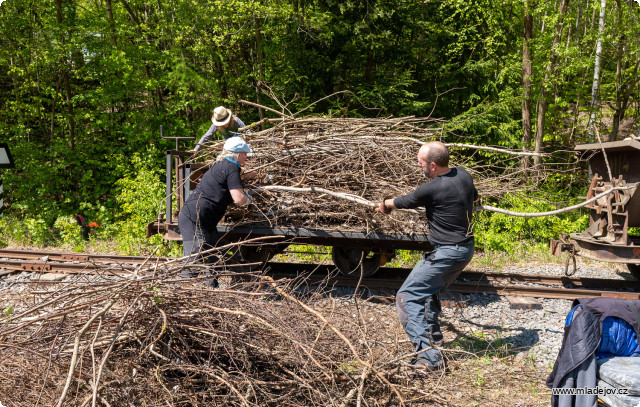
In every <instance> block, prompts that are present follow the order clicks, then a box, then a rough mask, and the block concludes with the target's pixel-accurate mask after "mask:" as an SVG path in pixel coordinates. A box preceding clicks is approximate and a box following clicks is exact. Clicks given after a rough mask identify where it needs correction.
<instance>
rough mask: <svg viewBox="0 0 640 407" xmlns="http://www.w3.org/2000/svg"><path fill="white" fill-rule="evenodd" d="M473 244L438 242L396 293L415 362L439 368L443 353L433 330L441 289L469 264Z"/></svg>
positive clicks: (401, 320)
mask: <svg viewBox="0 0 640 407" xmlns="http://www.w3.org/2000/svg"><path fill="white" fill-rule="evenodd" d="M473 250H474V244H473V243H469V244H465V245H435V249H434V250H433V251H432V252H431V253H425V254H424V255H423V258H422V260H420V261H419V262H418V263H417V264H416V265H415V267H414V268H413V270H412V271H411V273H410V274H409V277H407V279H406V280H405V282H404V283H403V284H402V287H400V290H398V293H397V295H396V308H397V311H398V316H399V318H400V322H401V323H402V326H403V327H404V330H405V331H406V332H407V335H408V336H409V339H410V340H411V343H413V345H414V346H415V350H416V352H420V353H419V354H418V356H417V357H416V359H415V361H414V363H416V364H423V363H424V364H426V365H427V366H429V367H432V368H433V367H440V366H441V365H442V363H443V360H442V353H441V352H440V351H439V350H438V349H435V348H433V347H432V343H433V338H432V336H431V332H433V331H434V330H437V331H439V324H438V316H439V314H440V310H441V309H440V300H439V299H438V296H437V293H438V291H440V290H442V289H443V288H445V287H446V286H447V285H449V284H450V283H451V282H453V280H455V278H456V277H457V276H458V274H460V272H462V270H463V269H464V268H465V267H466V266H467V264H469V262H470V261H471V258H472V257H473Z"/></svg>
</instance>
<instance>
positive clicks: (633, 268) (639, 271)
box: [627, 263, 640, 280]
mask: <svg viewBox="0 0 640 407" xmlns="http://www.w3.org/2000/svg"><path fill="white" fill-rule="evenodd" d="M627 269H629V273H631V275H632V276H633V277H635V279H636V280H640V264H631V263H627Z"/></svg>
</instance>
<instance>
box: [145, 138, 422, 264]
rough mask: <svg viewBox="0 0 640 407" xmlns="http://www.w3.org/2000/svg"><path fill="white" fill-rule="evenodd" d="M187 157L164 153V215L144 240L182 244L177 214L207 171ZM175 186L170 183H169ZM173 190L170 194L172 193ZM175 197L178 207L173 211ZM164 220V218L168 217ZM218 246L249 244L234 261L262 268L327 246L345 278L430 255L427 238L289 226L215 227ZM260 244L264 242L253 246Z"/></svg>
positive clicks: (159, 217)
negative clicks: (416, 254) (293, 252)
mask: <svg viewBox="0 0 640 407" xmlns="http://www.w3.org/2000/svg"><path fill="white" fill-rule="evenodd" d="M189 157H190V154H189V153H186V152H183V151H178V150H168V151H167V158H166V212H164V213H160V214H159V216H158V219H157V220H155V221H153V222H150V223H149V224H148V225H147V230H146V232H147V237H150V236H152V235H154V234H158V233H160V234H163V237H164V238H165V239H167V240H175V241H181V240H182V238H181V236H180V231H179V229H178V213H179V212H180V208H182V205H183V204H184V202H185V200H186V198H187V197H188V195H189V193H190V191H191V190H193V189H194V188H195V186H196V185H197V183H198V181H199V180H200V178H201V177H202V175H203V174H204V173H205V172H206V170H207V169H208V168H209V167H208V166H206V165H205V164H200V163H190V162H189ZM174 180H175V182H174ZM174 190H175V192H174ZM174 195H175V202H176V206H177V207H175V208H174V207H173V202H172V198H173V196H174ZM167 214H168V215H167ZM218 234H219V235H220V244H226V243H232V242H241V241H248V240H251V241H250V242H247V243H246V244H243V245H241V246H240V247H239V250H238V251H239V253H238V256H237V258H239V260H240V261H242V262H246V263H252V264H261V263H265V262H266V261H268V260H269V259H271V258H272V257H273V256H275V255H276V254H278V253H280V252H282V251H283V250H284V249H286V248H287V247H288V246H289V245H290V244H304V245H318V246H331V248H332V250H331V257H332V259H333V262H334V264H335V265H336V267H337V268H338V270H339V271H340V272H341V273H342V274H344V275H348V276H351V275H357V276H359V275H360V274H361V273H362V274H363V275H364V276H370V275H373V274H374V273H375V272H376V271H377V270H378V268H380V266H383V265H384V264H386V263H387V262H388V261H389V260H391V259H392V258H393V257H394V256H395V252H396V250H421V251H430V250H432V249H433V247H432V245H431V244H430V243H429V241H428V239H427V235H426V234H413V235H405V234H394V233H367V232H365V231H353V230H350V231H346V230H345V231H327V230H321V229H309V228H302V227H297V226H295V225H290V226H287V227H269V225H268V224H256V225H250V226H248V225H240V226H236V225H230V224H224V222H221V224H219V225H218ZM255 238H265V239H264V240H263V241H259V240H258V241H256V240H252V239H255Z"/></svg>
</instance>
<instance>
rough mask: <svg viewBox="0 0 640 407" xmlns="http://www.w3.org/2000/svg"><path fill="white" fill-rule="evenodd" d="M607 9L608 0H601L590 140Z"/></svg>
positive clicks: (594, 68)
mask: <svg viewBox="0 0 640 407" xmlns="http://www.w3.org/2000/svg"><path fill="white" fill-rule="evenodd" d="M606 10H607V0H600V18H599V20H598V42H597V43H596V60H595V64H594V67H593V85H592V86H591V115H590V116H589V124H588V125H587V132H588V134H589V140H590V141H595V140H594V131H593V128H592V127H593V126H594V125H595V124H594V123H595V120H596V107H597V105H598V89H599V88H600V59H601V57H602V36H603V33H604V17H605V13H606Z"/></svg>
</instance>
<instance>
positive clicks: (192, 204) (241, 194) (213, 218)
mask: <svg viewBox="0 0 640 407" xmlns="http://www.w3.org/2000/svg"><path fill="white" fill-rule="evenodd" d="M251 151H252V150H251V148H250V147H249V145H248V144H247V143H246V142H245V141H244V140H243V139H241V138H240V137H232V138H230V139H228V140H227V141H226V142H225V143H224V146H223V150H222V154H221V155H220V156H219V157H218V161H217V162H216V163H215V164H213V166H212V167H211V168H210V169H209V170H208V171H207V172H206V173H205V174H204V175H203V176H202V179H201V180H200V182H199V183H198V186H196V188H195V189H194V190H193V191H192V192H191V193H190V194H189V197H188V198H187V200H186V201H185V203H184V205H183V206H182V209H181V210H180V214H179V215H178V227H179V228H180V234H181V235H182V250H183V254H184V256H185V257H186V256H190V257H188V258H187V260H186V262H187V263H191V262H194V261H196V260H198V259H201V258H202V259H204V260H205V262H207V263H212V262H214V261H215V260H216V258H215V257H212V256H204V257H203V256H201V255H200V254H199V253H200V252H201V251H204V250H208V249H211V248H213V247H215V246H216V243H217V242H218V232H217V226H218V222H220V219H222V217H223V216H224V213H225V211H226V210H227V206H229V205H230V204H231V203H232V202H234V203H235V204H236V205H238V206H242V205H244V204H246V203H247V202H248V201H250V200H251V198H250V197H249V196H248V195H247V194H246V193H245V191H244V189H243V187H242V181H241V180H240V169H241V166H242V165H244V163H245V161H246V160H247V153H250V152H251ZM182 276H183V277H191V276H193V274H192V273H191V272H190V271H189V270H185V271H184V273H183V274H182Z"/></svg>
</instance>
